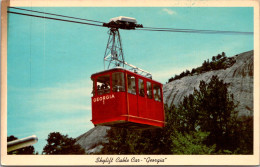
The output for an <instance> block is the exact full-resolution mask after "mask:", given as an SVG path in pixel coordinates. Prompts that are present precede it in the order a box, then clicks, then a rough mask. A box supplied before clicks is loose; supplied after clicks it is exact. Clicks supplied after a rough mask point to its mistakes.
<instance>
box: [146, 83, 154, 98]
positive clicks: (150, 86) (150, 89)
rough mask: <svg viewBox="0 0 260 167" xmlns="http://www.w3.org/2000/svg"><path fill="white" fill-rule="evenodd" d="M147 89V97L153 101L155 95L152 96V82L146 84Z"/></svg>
mask: <svg viewBox="0 0 260 167" xmlns="http://www.w3.org/2000/svg"><path fill="white" fill-rule="evenodd" d="M146 89H147V97H148V98H149V99H152V98H153V95H152V84H151V82H147V83H146Z"/></svg>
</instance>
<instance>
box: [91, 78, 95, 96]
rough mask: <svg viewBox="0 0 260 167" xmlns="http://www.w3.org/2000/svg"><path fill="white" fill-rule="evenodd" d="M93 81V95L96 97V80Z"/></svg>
mask: <svg viewBox="0 0 260 167" xmlns="http://www.w3.org/2000/svg"><path fill="white" fill-rule="evenodd" d="M92 81H93V87H92V92H91V93H92V94H93V96H95V80H94V79H92Z"/></svg>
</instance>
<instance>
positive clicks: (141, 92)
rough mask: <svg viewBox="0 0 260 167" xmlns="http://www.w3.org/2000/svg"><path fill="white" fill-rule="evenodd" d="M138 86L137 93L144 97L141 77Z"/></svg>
mask: <svg viewBox="0 0 260 167" xmlns="http://www.w3.org/2000/svg"><path fill="white" fill-rule="evenodd" d="M138 86H139V95H140V96H142V97H144V96H145V93H144V81H143V80H142V79H139V82H138Z"/></svg>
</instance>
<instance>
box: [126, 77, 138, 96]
mask: <svg viewBox="0 0 260 167" xmlns="http://www.w3.org/2000/svg"><path fill="white" fill-rule="evenodd" d="M127 80H128V81H127V82H128V93H131V94H134V95H136V90H135V77H134V76H131V75H128V76H127Z"/></svg>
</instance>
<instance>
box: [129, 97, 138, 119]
mask: <svg viewBox="0 0 260 167" xmlns="http://www.w3.org/2000/svg"><path fill="white" fill-rule="evenodd" d="M127 94H128V100H129V103H128V104H129V115H134V116H139V114H138V111H137V96H136V95H134V94H131V93H127Z"/></svg>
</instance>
